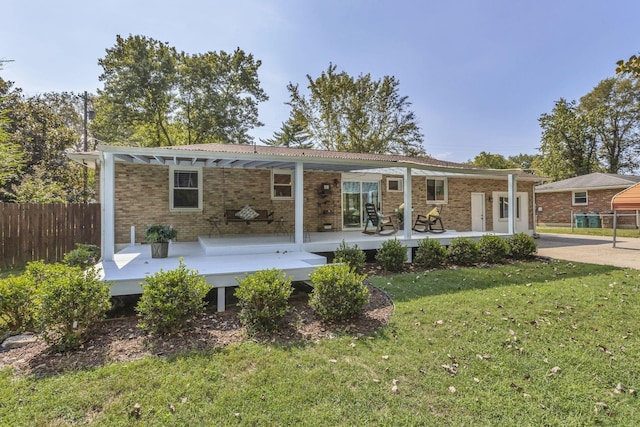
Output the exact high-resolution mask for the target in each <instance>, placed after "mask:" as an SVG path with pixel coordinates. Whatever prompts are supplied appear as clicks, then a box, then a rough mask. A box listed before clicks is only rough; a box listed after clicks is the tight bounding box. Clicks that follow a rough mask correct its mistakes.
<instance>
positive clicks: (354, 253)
mask: <svg viewBox="0 0 640 427" xmlns="http://www.w3.org/2000/svg"><path fill="white" fill-rule="evenodd" d="M334 259H335V261H336V262H343V263H345V264H347V265H348V266H349V267H351V268H352V269H353V270H354V271H355V272H356V273H362V270H363V268H364V264H365V261H366V260H367V255H366V254H365V253H364V251H363V250H362V249H360V248H359V247H358V245H353V247H349V246H348V245H347V244H346V243H345V241H344V240H343V241H342V243H340V246H338V249H336V251H335V252H334Z"/></svg>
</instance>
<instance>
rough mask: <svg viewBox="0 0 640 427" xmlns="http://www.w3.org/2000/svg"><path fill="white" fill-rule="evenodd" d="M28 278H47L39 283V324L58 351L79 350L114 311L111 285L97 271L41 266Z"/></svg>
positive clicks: (58, 265)
mask: <svg viewBox="0 0 640 427" xmlns="http://www.w3.org/2000/svg"><path fill="white" fill-rule="evenodd" d="M27 274H33V276H32V277H42V278H44V280H42V281H40V282H38V304H37V320H38V325H39V326H40V328H41V329H42V331H43V332H44V338H45V341H46V342H47V343H48V344H50V345H52V346H53V347H54V348H55V349H56V350H59V351H66V350H71V349H74V348H77V347H78V346H79V345H80V344H82V342H83V341H84V340H85V339H86V338H87V336H88V335H89V333H90V332H91V330H92V329H93V328H94V327H95V326H96V325H97V323H98V322H99V321H100V320H102V319H103V318H104V316H105V315H106V312H107V310H109V308H111V297H110V296H109V284H108V283H105V282H103V281H101V280H100V277H99V274H98V271H97V270H96V269H95V268H93V267H91V268H88V269H87V270H82V269H81V268H79V267H69V266H65V265H62V264H52V265H45V264H38V265H34V266H32V268H30V267H29V266H27Z"/></svg>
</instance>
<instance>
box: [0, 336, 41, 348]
mask: <svg viewBox="0 0 640 427" xmlns="http://www.w3.org/2000/svg"><path fill="white" fill-rule="evenodd" d="M36 340H37V337H36V336H35V335H34V334H28V333H27V334H21V335H14V336H12V337H9V338H7V339H6V340H4V342H3V343H2V348H3V349H5V350H11V349H13V348H20V347H24V346H26V345H29V344H32V343H34V342H36Z"/></svg>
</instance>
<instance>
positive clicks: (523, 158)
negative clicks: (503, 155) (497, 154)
mask: <svg viewBox="0 0 640 427" xmlns="http://www.w3.org/2000/svg"><path fill="white" fill-rule="evenodd" d="M538 157H540V156H539V155H538V154H524V153H520V154H517V155H515V156H509V157H507V160H509V161H510V162H513V163H515V164H517V165H518V167H519V168H520V169H524V170H528V169H533V165H534V162H535V161H536V159H537V158H538Z"/></svg>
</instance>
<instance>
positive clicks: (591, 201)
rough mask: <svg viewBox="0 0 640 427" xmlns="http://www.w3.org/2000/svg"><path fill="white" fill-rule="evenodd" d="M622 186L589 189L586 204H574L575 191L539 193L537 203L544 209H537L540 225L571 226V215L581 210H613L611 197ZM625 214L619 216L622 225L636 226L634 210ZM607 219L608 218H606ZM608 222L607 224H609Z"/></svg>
mask: <svg viewBox="0 0 640 427" xmlns="http://www.w3.org/2000/svg"><path fill="white" fill-rule="evenodd" d="M622 190H623V189H622V188H617V189H607V190H589V191H588V192H587V201H588V204H587V205H585V206H573V205H572V202H573V192H572V191H562V192H554V193H537V194H536V204H537V206H538V208H542V210H538V211H537V221H538V225H540V226H566V227H569V226H571V221H572V219H571V216H572V211H573V213H574V214H575V213H580V212H597V213H600V212H611V199H612V198H613V196H615V195H616V194H618V193H619V192H620V191H622ZM621 213H624V214H625V216H622V217H620V218H618V224H619V225H620V227H625V228H628V227H635V223H636V220H635V217H634V216H633V215H631V216H627V215H628V214H633V213H634V212H621ZM605 221H606V220H605ZM609 224H610V222H609V223H606V224H605V225H609Z"/></svg>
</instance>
